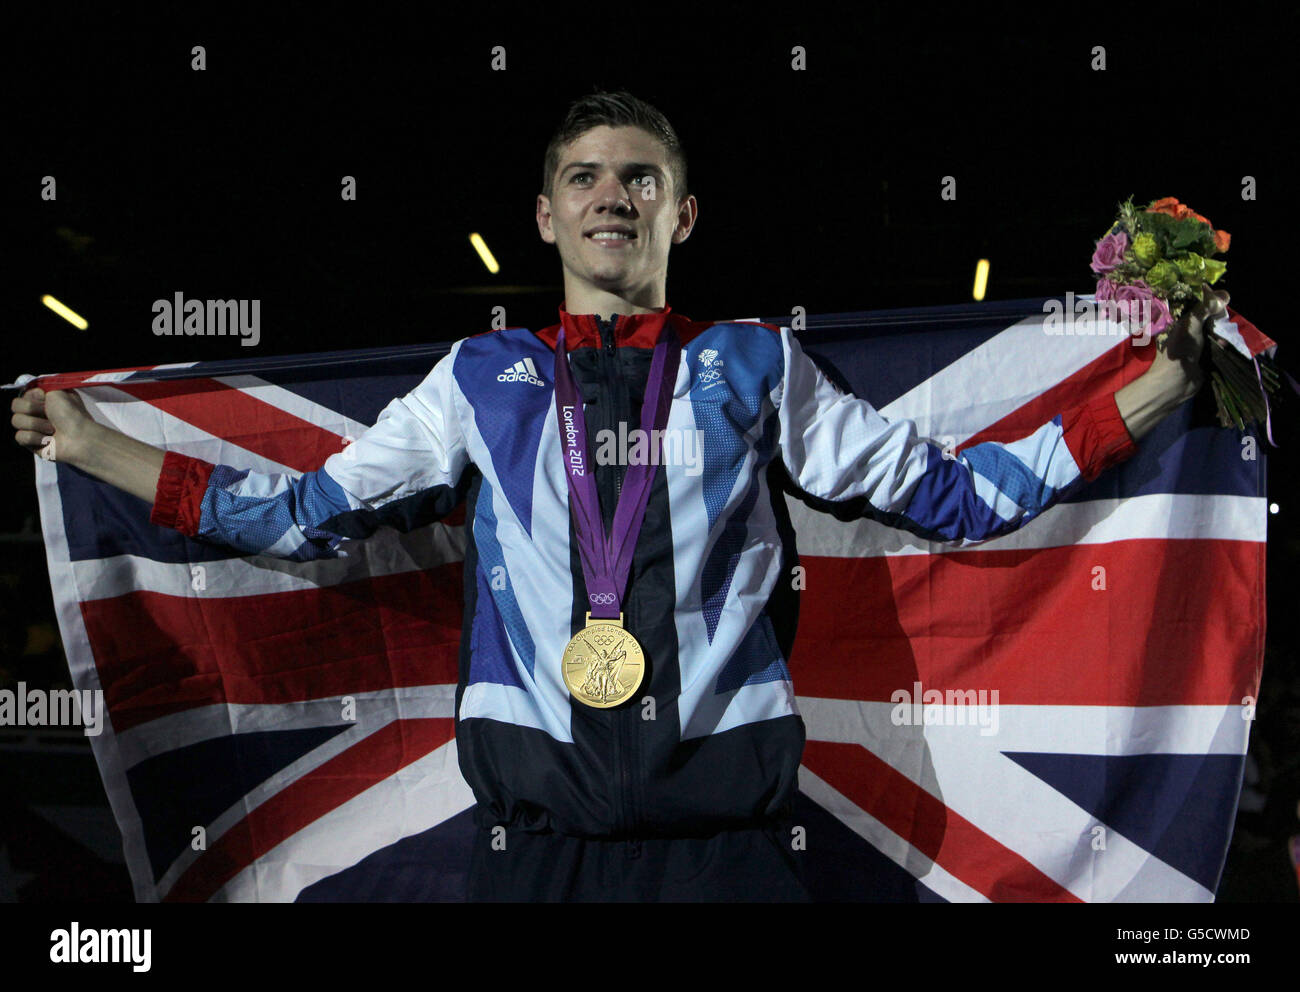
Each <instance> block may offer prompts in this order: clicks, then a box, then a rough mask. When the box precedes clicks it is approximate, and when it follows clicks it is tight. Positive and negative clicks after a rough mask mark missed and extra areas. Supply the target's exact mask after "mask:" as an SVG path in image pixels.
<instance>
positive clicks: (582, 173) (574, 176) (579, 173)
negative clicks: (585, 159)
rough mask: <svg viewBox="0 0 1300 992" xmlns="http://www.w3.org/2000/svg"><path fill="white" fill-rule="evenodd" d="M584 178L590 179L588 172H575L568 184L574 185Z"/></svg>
mask: <svg viewBox="0 0 1300 992" xmlns="http://www.w3.org/2000/svg"><path fill="white" fill-rule="evenodd" d="M584 176H585V177H586V178H588V179H590V178H591V173H590V172H577V173H574V175H573V178H572V179H570V180H569V181H570V182H574V183H576V182H577V181H578V180H579V179H582V178H583V177H584Z"/></svg>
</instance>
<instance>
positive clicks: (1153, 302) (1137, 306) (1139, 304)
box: [1115, 279, 1173, 344]
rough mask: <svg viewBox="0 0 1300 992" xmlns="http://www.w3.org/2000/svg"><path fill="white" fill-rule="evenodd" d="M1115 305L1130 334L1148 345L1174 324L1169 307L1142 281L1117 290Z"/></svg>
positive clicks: (1118, 287) (1139, 280) (1119, 287)
mask: <svg viewBox="0 0 1300 992" xmlns="http://www.w3.org/2000/svg"><path fill="white" fill-rule="evenodd" d="M1115 305H1116V306H1117V307H1118V308H1119V313H1120V319H1121V320H1122V321H1123V322H1124V323H1126V324H1127V325H1128V328H1129V334H1131V335H1132V336H1133V337H1135V338H1140V339H1141V343H1142V344H1146V343H1147V342H1148V341H1150V340H1151V338H1152V337H1153V336H1154V335H1156V334H1159V333H1160V332H1161V331H1163V330H1164V329H1165V328H1166V327H1168V326H1169V324H1170V323H1171V322H1172V320H1173V317H1172V316H1171V315H1170V313H1169V307H1168V305H1167V304H1166V303H1165V301H1164V300H1162V299H1161V298H1160V297H1158V296H1156V295H1155V293H1154V292H1152V290H1151V287H1150V286H1148V285H1147V284H1146V283H1145V282H1143V281H1142V280H1141V279H1138V280H1137V281H1136V282H1132V283H1127V284H1125V285H1123V286H1117V287H1116V288H1115Z"/></svg>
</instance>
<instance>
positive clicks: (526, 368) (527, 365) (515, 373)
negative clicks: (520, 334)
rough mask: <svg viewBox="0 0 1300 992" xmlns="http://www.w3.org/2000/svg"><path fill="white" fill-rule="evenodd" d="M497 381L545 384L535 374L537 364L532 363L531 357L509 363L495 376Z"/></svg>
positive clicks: (535, 384)
mask: <svg viewBox="0 0 1300 992" xmlns="http://www.w3.org/2000/svg"><path fill="white" fill-rule="evenodd" d="M497 382H530V383H532V384H533V385H534V386H545V385H546V383H544V382H542V380H541V379H540V378H538V375H537V366H536V365H534V364H533V360H532V359H531V358H525V359H523V360H522V361H518V362H515V364H514V365H510V366H508V367H507V368H506V370H505V371H504V372H502V373H501V374H500V375H499V376H497Z"/></svg>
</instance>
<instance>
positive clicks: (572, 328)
mask: <svg viewBox="0 0 1300 992" xmlns="http://www.w3.org/2000/svg"><path fill="white" fill-rule="evenodd" d="M665 320H671V321H672V322H673V329H674V330H676V331H677V337H678V339H679V340H680V341H681V343H682V344H686V342H687V341H689V340H690V339H691V338H693V337H695V335H696V334H698V333H699V330H697V329H695V325H694V322H693V321H691V320H688V319H687V318H686V317H683V316H682V315H681V314H679V313H673V312H672V307H664V308H663V309H662V310H659V311H656V312H654V313H633V314H617V315H616V317H615V320H614V344H615V345H616V346H617V347H620V348H622V347H632V348H653V347H654V346H655V344H656V342H658V340H659V332H660V331H661V330H662V329H663V326H664V321H665ZM596 321H597V316H596V314H592V313H569V311H568V310H566V309H564V304H563V303H561V304H560V323H559V324H552V325H551V326H550V327H547V328H545V329H543V330H540V331H538V332H537V336H538V337H539V338H541V339H542V340H543V341H545V342H546V346H547V347H548V348H550V349H551V350H552V351H554V350H555V343H556V341H557V340H558V339H559V336H560V326H561V324H562V325H563V326H564V346H565V351H573V349H575V348H599V347H600V346H601V344H602V343H603V342H602V341H601V339H600V325H599V324H598V323H597V322H596ZM701 330H702V328H701Z"/></svg>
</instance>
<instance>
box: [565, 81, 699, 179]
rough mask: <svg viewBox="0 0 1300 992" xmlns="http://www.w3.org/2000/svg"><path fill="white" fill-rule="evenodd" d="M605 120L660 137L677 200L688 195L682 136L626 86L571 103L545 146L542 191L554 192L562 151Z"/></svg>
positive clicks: (590, 95)
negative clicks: (553, 184)
mask: <svg viewBox="0 0 1300 992" xmlns="http://www.w3.org/2000/svg"><path fill="white" fill-rule="evenodd" d="M602 124H604V125H607V126H609V127H639V128H641V130H643V131H646V132H647V133H649V134H651V135H653V136H654V137H656V138H658V139H659V141H660V142H661V143H662V144H663V146H664V149H665V150H666V151H667V152H668V166H669V168H670V169H671V170H672V177H673V182H674V184H675V186H676V189H675V191H674V192H675V195H676V197H677V202H678V203H680V202H681V201H683V200H685V199H686V197H687V196H688V195H689V194H688V193H687V187H686V152H685V150H684V149H683V148H682V142H681V139H680V138H678V137H677V132H676V131H674V130H673V126H672V125H671V124H669V123H668V118H667V117H665V116H664V115H663V114H662V113H660V112H659V111H658V110H657V109H656V108H654V107H652V106H650V104H648V103H646V102H645V101H644V100H638V99H637V98H636V97H634V96H633V95H632V94H631V93H628V92H626V91H625V90H619V91H618V92H617V93H606V92H603V91H600V90H597V91H596V92H595V93H591V94H589V95H587V96H584V97H579V98H578V99H577V100H574V101H573V103H571V104H570V105H569V110H568V113H566V114H565V115H564V120H563V121H561V122H560V126H559V127H558V128H556V130H555V133H554V134H553V135H551V141H550V143H549V144H548V145H547V146H546V162H545V165H544V167H543V168H544V171H543V174H542V193H543V194H544V195H545V196H547V197H549V196H551V195H552V194H551V184H552V183H553V182H554V181H555V170H556V169H558V168H559V167H560V153H561V151H562V150H563V149H564V148H565V147H566V146H567V145H569V144H570V143H572V142H574V141H577V140H578V139H579V138H580V137H582V136H583V135H584V134H586V133H587V132H588V131H591V130H593V129H594V128H598V127H600V126H601V125H602Z"/></svg>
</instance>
